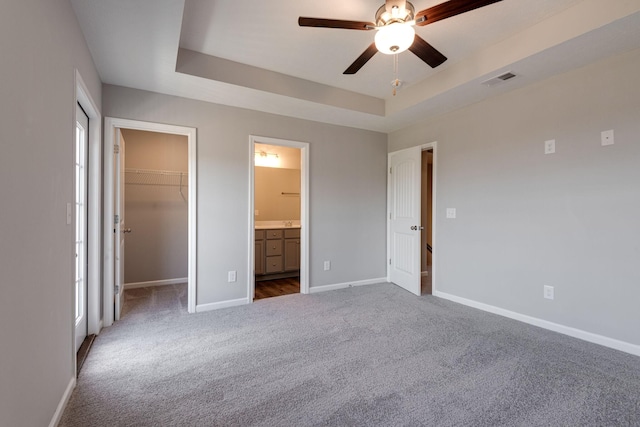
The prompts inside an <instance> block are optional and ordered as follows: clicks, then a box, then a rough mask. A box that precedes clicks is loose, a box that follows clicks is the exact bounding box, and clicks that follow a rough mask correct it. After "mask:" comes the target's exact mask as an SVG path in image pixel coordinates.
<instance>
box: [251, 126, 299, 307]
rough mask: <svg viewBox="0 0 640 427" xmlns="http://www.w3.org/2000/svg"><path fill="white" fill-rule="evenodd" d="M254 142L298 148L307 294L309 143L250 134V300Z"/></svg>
mask: <svg viewBox="0 0 640 427" xmlns="http://www.w3.org/2000/svg"><path fill="white" fill-rule="evenodd" d="M256 144H268V145H281V146H284V147H292V148H299V149H300V159H301V170H300V293H301V294H308V293H309V143H308V142H300V141H290V140H286V139H278V138H269V137H265V136H255V135H249V153H250V158H249V165H250V167H249V212H248V213H249V264H248V265H247V277H248V278H249V280H248V281H247V283H248V289H247V295H248V300H249V303H252V302H253V298H254V296H255V295H254V294H255V274H254V270H255V218H254V210H255V200H254V197H255V183H254V173H255V151H256V149H255V145H256Z"/></svg>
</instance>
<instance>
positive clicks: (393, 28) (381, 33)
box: [375, 22, 416, 55]
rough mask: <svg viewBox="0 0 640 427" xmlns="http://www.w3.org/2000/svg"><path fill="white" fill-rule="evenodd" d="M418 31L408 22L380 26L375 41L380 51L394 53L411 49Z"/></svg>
mask: <svg viewBox="0 0 640 427" xmlns="http://www.w3.org/2000/svg"><path fill="white" fill-rule="evenodd" d="M415 36H416V31H415V30H414V29H413V27H412V26H411V25H407V24H406V23H401V22H397V23H393V24H389V25H385V26H384V27H380V28H379V29H378V32H377V33H376V37H375V42H376V48H378V51H380V52H382V53H384V54H386V55H393V54H396V53H400V52H404V51H405V50H407V49H409V47H410V46H411V45H412V44H413V40H414V39H415Z"/></svg>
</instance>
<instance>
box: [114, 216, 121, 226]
mask: <svg viewBox="0 0 640 427" xmlns="http://www.w3.org/2000/svg"><path fill="white" fill-rule="evenodd" d="M113 223H114V224H115V225H117V224H120V215H114V216H113Z"/></svg>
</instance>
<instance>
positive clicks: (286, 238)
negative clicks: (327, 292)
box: [255, 228, 300, 280]
mask: <svg viewBox="0 0 640 427" xmlns="http://www.w3.org/2000/svg"><path fill="white" fill-rule="evenodd" d="M255 274H256V280H269V279H276V278H285V277H294V276H298V275H299V274H300V229H299V228H273V229H268V230H256V232H255Z"/></svg>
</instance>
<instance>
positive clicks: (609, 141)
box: [601, 129, 613, 146]
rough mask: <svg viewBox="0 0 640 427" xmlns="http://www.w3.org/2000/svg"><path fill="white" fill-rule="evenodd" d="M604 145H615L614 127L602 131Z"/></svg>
mask: <svg viewBox="0 0 640 427" xmlns="http://www.w3.org/2000/svg"><path fill="white" fill-rule="evenodd" d="M601 140H602V146H605V145H613V129H611V130H605V131H604V132H602V133H601Z"/></svg>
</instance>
